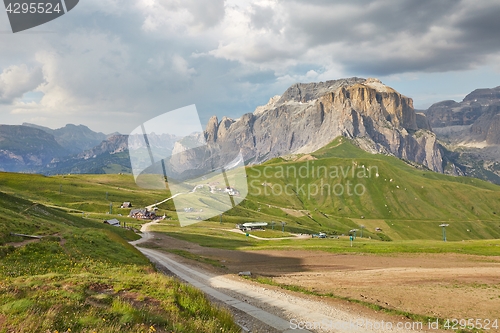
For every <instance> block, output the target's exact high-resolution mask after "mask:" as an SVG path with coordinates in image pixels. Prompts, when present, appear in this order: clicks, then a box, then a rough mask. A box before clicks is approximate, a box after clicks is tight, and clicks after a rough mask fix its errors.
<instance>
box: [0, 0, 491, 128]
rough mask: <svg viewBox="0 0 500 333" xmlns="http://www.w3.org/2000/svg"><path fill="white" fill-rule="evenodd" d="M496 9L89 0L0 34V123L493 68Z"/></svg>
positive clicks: (94, 117) (122, 124)
mask: <svg viewBox="0 0 500 333" xmlns="http://www.w3.org/2000/svg"><path fill="white" fill-rule="evenodd" d="M499 16H500V3H498V1H479V2H478V1H474V0H440V1H435V0H418V1H416V0H377V1H371V0H370V1H368V0H358V1H350V2H346V1H340V0H286V1H284V0H211V1H199V0H87V1H85V2H81V4H80V5H79V6H78V7H77V8H76V9H75V10H73V11H71V13H69V14H68V15H65V16H63V17H61V18H60V19H58V20H54V21H51V22H49V23H48V24H47V25H44V26H41V27H40V28H35V29H34V32H36V33H33V34H30V33H26V34H15V35H8V34H0V42H1V43H2V50H1V51H0V73H1V74H0V104H1V105H0V123H5V122H12V121H14V119H15V120H16V121H19V122H22V121H29V119H34V118H36V119H46V120H45V121H46V123H45V124H44V125H51V124H53V123H55V122H61V123H62V125H64V123H67V122H77V121H80V122H81V123H86V124H88V125H92V123H93V124H95V125H94V128H96V129H98V130H101V131H107V128H108V125H107V124H113V126H115V128H113V131H114V130H119V131H121V132H124V133H125V132H127V131H128V130H130V129H133V128H135V126H136V125H137V124H140V123H141V122H144V121H146V120H148V119H149V118H152V117H154V116H156V115H158V114H162V113H164V112H167V111H169V110H174V109H177V108H180V107H183V106H186V105H190V104H193V103H195V104H196V105H197V107H198V110H199V112H200V115H201V117H202V121H206V120H208V118H209V117H210V116H211V115H213V114H218V115H219V116H220V115H229V116H233V117H238V116H240V115H241V114H242V113H244V112H251V111H253V110H254V108H255V107H256V106H257V105H260V104H265V103H266V102H267V100H268V99H269V97H270V96H272V95H276V94H280V93H282V92H283V91H285V89H286V88H287V87H288V86H289V85H291V84H293V83H296V82H311V81H326V80H331V79H336V78H340V77H346V76H360V77H368V76H386V77H396V76H399V77H403V78H406V77H407V75H409V74H405V73H410V74H411V73H419V74H422V73H442V72H447V71H456V72H461V71H466V70H470V69H474V68H477V67H480V66H485V65H486V66H489V67H495V66H496V69H497V70H500V67H498V63H499V61H498V60H499V59H500V34H498V31H500V23H499V22H500V21H499V20H498V19H497V18H498V17H499ZM2 19H4V20H6V16H5V17H4V18H2V17H1V16H0V21H1V20H2ZM4 23H6V22H0V26H6V24H4ZM37 29H38V31H37ZM42 31H55V32H57V33H53V34H43V33H41V32H42ZM21 64H24V65H21ZM495 74H497V73H495ZM406 81H407V79H403V82H406ZM417 81H418V80H417ZM412 84H415V83H412ZM497 85H498V84H497ZM32 91H37V92H39V93H40V96H38V95H37V96H36V98H31V99H30V98H28V97H29V96H30V95H29V92H32ZM460 92H462V90H460ZM26 93H28V94H26ZM447 93H448V92H447ZM42 94H43V95H42ZM423 94H424V93H422V95H423ZM27 96H28V97H27ZM410 96H411V95H410ZM28 116H29V117H30V118H27V117H28ZM117 119H119V121H117Z"/></svg>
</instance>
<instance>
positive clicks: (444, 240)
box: [439, 223, 449, 242]
mask: <svg viewBox="0 0 500 333" xmlns="http://www.w3.org/2000/svg"><path fill="white" fill-rule="evenodd" d="M439 226H440V227H441V228H443V242H446V227H447V226H449V224H446V223H443V224H440V225H439Z"/></svg>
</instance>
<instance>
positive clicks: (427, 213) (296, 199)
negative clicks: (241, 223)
mask: <svg viewBox="0 0 500 333" xmlns="http://www.w3.org/2000/svg"><path fill="white" fill-rule="evenodd" d="M311 155H312V157H309V160H308V161H304V160H303V161H299V160H295V161H286V160H284V159H274V160H271V161H269V162H267V163H265V164H263V165H260V166H256V167H251V168H248V169H247V173H248V182H249V195H248V197H247V200H246V201H245V202H244V203H243V204H242V205H241V206H240V207H237V208H235V209H234V210H233V211H230V212H228V214H229V215H234V216H243V217H249V218H253V219H257V220H263V221H268V222H270V221H272V220H274V221H285V222H287V223H288V224H289V226H288V228H289V230H296V231H308V230H311V229H312V230H315V231H319V230H324V231H328V230H336V231H338V232H339V233H347V232H348V231H349V230H350V229H351V228H358V229H359V228H360V225H365V227H366V229H365V234H366V235H367V236H372V237H379V238H382V239H384V238H386V237H385V236H389V238H391V239H440V237H441V235H440V229H439V228H438V227H437V226H438V225H439V224H440V223H443V222H446V223H450V224H451V225H450V227H449V228H448V229H449V231H448V239H450V240H462V239H484V238H500V186H498V185H494V184H491V183H488V182H484V181H481V180H478V179H474V178H468V177H451V176H446V175H443V174H439V173H435V172H431V171H427V170H421V169H417V168H415V167H413V166H411V165H408V164H406V163H405V162H403V161H401V160H399V159H397V158H394V157H389V156H384V155H378V154H375V155H374V154H370V153H367V152H364V151H362V150H360V149H359V148H357V147H355V146H354V145H353V144H351V143H350V142H349V141H348V140H346V139H345V138H339V139H337V140H335V141H334V142H332V143H331V144H330V145H328V146H326V147H324V148H322V149H320V150H318V151H317V152H315V153H313V154H311ZM283 208H285V209H291V210H293V211H295V212H298V211H300V212H302V213H303V214H302V215H303V216H300V215H301V214H295V215H299V216H292V215H293V214H291V213H290V212H289V211H286V210H285V211H284V210H283ZM377 227H378V228H381V229H382V231H383V232H382V233H376V232H374V231H375V228H377Z"/></svg>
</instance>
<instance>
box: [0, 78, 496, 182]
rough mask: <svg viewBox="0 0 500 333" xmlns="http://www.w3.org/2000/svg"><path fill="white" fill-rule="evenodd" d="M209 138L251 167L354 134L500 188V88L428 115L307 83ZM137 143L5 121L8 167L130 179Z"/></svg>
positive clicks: (220, 124) (376, 87) (3, 158)
mask: <svg viewBox="0 0 500 333" xmlns="http://www.w3.org/2000/svg"><path fill="white" fill-rule="evenodd" d="M200 135H201V134H200ZM203 136H204V137H205V139H206V141H207V143H208V147H209V149H210V150H211V151H212V152H213V153H215V155H214V156H217V153H218V152H228V151H236V150H241V152H242V153H243V156H244V158H245V161H246V163H247V164H259V163H262V162H265V161H267V160H269V159H272V158H275V157H279V156H286V155H297V154H308V153H311V152H313V151H316V150H317V149H319V148H321V147H323V146H325V145H327V144H328V143H329V142H331V141H332V140H334V139H335V138H336V137H339V136H344V137H347V138H349V139H351V140H352V142H353V143H355V144H356V145H357V146H358V147H360V148H362V149H363V150H365V151H368V152H371V153H381V154H385V155H393V156H396V157H398V158H400V159H402V160H404V161H406V162H407V163H409V164H411V165H413V166H415V167H418V168H423V169H430V170H432V171H435V172H439V173H447V174H452V175H467V176H474V177H478V178H482V179H486V180H489V181H491V182H494V183H499V184H500V163H499V162H500V146H499V144H500V87H497V88H493V89H477V90H475V91H473V92H472V93H470V94H469V95H467V96H466V97H465V98H464V100H463V101H461V102H455V101H443V102H439V103H436V104H433V105H432V106H431V107H430V108H429V109H427V110H422V111H418V110H415V109H414V108H413V101H412V99H411V98H408V97H406V96H404V95H402V94H400V93H398V92H397V91H396V90H394V89H392V88H390V87H388V86H386V85H384V84H383V83H382V82H381V81H379V80H377V79H362V78H349V79H340V80H332V81H327V82H319V83H308V84H301V83H298V84H294V85H292V86H291V87H290V88H288V89H287V90H286V91H285V92H284V93H283V94H282V95H281V96H275V97H273V98H271V99H270V100H269V102H268V103H267V104H266V105H264V106H260V107H258V108H257V109H256V110H255V111H254V112H253V113H247V114H244V115H243V116H242V117H240V118H239V119H231V118H228V117H223V118H222V119H221V120H219V119H218V118H217V117H215V116H214V117H212V118H211V119H210V120H209V122H208V125H207V127H206V129H205V132H204V133H203ZM149 140H150V141H151V144H152V145H158V146H163V147H164V148H167V150H170V149H171V150H173V152H174V153H175V152H176V151H182V150H183V149H184V147H183V145H182V140H180V141H177V139H176V138H175V137H165V136H163V137H157V138H156V137H152V138H149ZM127 147H128V136H126V135H121V134H118V133H114V134H110V135H106V134H104V133H96V132H93V131H92V130H90V129H89V128H87V127H86V126H83V125H79V126H75V125H66V126H65V127H63V128H60V129H56V130H53V129H49V128H46V127H41V126H37V125H33V124H27V123H25V124H23V125H21V126H12V125H0V170H3V171H14V172H31V173H43V174H57V173H120V172H125V173H126V172H131V166H130V161H129V156H128V148H127Z"/></svg>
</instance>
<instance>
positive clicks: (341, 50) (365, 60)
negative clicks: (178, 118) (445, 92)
mask: <svg viewBox="0 0 500 333" xmlns="http://www.w3.org/2000/svg"><path fill="white" fill-rule="evenodd" d="M234 10H235V11H237V13H233V14H232V15H226V22H225V23H224V25H225V26H226V27H227V29H230V30H231V31H230V32H227V31H223V37H224V38H222V39H221V41H220V43H219V46H218V48H217V49H215V50H212V51H211V52H210V54H212V55H214V56H216V57H222V58H225V59H230V60H237V61H240V62H241V63H245V64H255V65H258V66H259V67H274V68H278V70H281V71H286V70H287V69H289V68H290V67H291V66H295V65H296V64H299V63H304V62H308V63H315V64H317V65H322V66H324V67H325V68H327V69H328V68H329V66H334V67H335V66H337V67H338V66H341V67H343V68H344V72H346V73H366V74H369V75H390V74H395V73H404V72H413V71H424V72H444V71H451V70H462V69H469V68H474V67H475V66H477V65H478V64H480V63H482V61H484V60H486V59H488V57H489V56H490V55H491V54H497V53H499V52H500V35H499V34H498V31H499V30H500V21H499V20H498V17H499V15H500V3H498V2H496V3H494V2H491V1H488V2H482V3H481V4H480V5H479V4H478V3H477V1H471V0H463V1H455V0H442V1H432V0H421V1H413V0H381V1H367V0H364V1H356V2H345V1H330V0H328V1H321V0H315V1H310V0H307V1H306V0H293V1H271V0H269V1H265V2H264V4H263V5H262V4H261V5H253V6H251V7H250V8H241V7H240V8H236V9H233V11H234ZM276 26H279V29H277V28H276Z"/></svg>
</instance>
